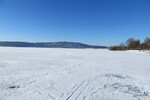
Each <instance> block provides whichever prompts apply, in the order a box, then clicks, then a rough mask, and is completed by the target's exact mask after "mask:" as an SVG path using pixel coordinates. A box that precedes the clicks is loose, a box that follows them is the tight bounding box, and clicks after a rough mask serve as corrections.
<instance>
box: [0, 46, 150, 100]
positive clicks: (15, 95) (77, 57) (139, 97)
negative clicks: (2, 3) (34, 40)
mask: <svg viewBox="0 0 150 100" xmlns="http://www.w3.org/2000/svg"><path fill="white" fill-rule="evenodd" d="M0 100H150V55H148V54H144V53H139V52H138V51H109V50H107V49H54V48H13V47H12V48H11V47H0Z"/></svg>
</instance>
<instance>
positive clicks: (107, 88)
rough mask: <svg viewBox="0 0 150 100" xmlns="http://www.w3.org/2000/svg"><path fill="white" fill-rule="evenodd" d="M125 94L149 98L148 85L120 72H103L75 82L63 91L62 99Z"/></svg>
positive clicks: (136, 98)
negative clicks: (77, 82)
mask: <svg viewBox="0 0 150 100" xmlns="http://www.w3.org/2000/svg"><path fill="white" fill-rule="evenodd" d="M124 94H126V95H128V96H130V97H132V98H133V99H135V100H138V99H142V98H145V99H146V100H148V99H150V91H149V87H146V86H143V85H142V84H140V83H138V81H137V79H135V78H133V77H130V76H126V75H120V74H103V75H97V76H95V77H90V78H88V79H86V80H84V81H82V82H81V83H80V84H77V85H76V86H75V87H74V88H72V89H71V90H70V91H69V92H67V93H63V95H62V96H61V98H62V100H87V99H88V100H89V99H94V100H95V99H106V98H108V97H110V98H116V97H117V96H118V95H120V96H119V97H121V96H122V97H123V95H124Z"/></svg>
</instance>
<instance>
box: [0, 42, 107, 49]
mask: <svg viewBox="0 0 150 100" xmlns="http://www.w3.org/2000/svg"><path fill="white" fill-rule="evenodd" d="M0 46H3V47H45V48H107V47H106V46H93V45H88V44H83V43H78V42H36V43H30V42H4V41H1V42H0Z"/></svg>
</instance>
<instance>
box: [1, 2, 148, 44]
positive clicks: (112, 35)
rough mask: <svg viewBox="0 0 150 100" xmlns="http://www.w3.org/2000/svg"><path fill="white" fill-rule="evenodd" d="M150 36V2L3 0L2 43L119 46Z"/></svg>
mask: <svg viewBox="0 0 150 100" xmlns="http://www.w3.org/2000/svg"><path fill="white" fill-rule="evenodd" d="M130 37H133V38H135V39H141V40H143V39H144V38H145V37H150V0H0V41H28V42H37V41H40V42H47V41H50V42H51V41H74V42H83V43H88V44H95V45H106V46H109V45H115V44H120V42H124V41H126V39H128V38H130Z"/></svg>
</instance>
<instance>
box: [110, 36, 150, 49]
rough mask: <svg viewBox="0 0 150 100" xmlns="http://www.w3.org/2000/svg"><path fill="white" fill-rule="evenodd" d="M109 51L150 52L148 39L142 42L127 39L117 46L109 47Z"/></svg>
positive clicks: (149, 40) (149, 39)
mask: <svg viewBox="0 0 150 100" xmlns="http://www.w3.org/2000/svg"><path fill="white" fill-rule="evenodd" d="M109 49H110V50H150V38H148V37H147V38H145V40H144V42H141V41H140V40H139V39H134V38H129V39H128V40H127V41H126V42H125V43H121V44H120V45H119V46H111V47H109Z"/></svg>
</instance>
